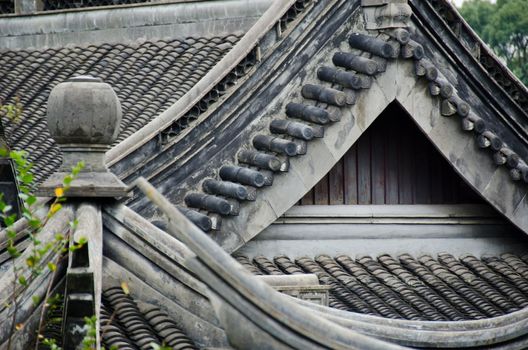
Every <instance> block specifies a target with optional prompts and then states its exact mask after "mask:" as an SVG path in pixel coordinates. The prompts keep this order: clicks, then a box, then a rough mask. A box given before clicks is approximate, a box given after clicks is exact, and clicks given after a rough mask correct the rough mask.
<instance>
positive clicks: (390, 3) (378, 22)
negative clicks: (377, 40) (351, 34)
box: [361, 0, 412, 29]
mask: <svg viewBox="0 0 528 350" xmlns="http://www.w3.org/2000/svg"><path fill="white" fill-rule="evenodd" d="M361 6H362V7H363V16H364V18H365V26H366V29H389V28H404V27H407V26H408V23H409V19H410V18H411V15H412V9H411V7H410V6H409V5H408V4H407V0H362V1H361Z"/></svg>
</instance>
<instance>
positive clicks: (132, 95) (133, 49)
mask: <svg viewBox="0 0 528 350" xmlns="http://www.w3.org/2000/svg"><path fill="white" fill-rule="evenodd" d="M238 39H239V35H238V34H237V35H235V34H232V35H228V36H223V37H211V38H191V37H189V38H185V39H174V40H159V41H145V42H138V43H134V44H126V45H124V44H112V45H111V44H103V45H98V46H94V45H91V46H87V47H80V46H76V47H66V48H61V49H52V48H49V49H45V50H15V51H4V52H2V51H0V77H2V78H0V102H3V103H11V102H13V101H14V98H15V97H16V96H18V97H19V98H20V102H21V104H22V106H23V114H22V118H21V121H19V122H18V123H13V122H12V121H10V120H7V119H6V118H4V119H3V122H4V124H5V128H6V135H8V142H9V143H10V145H11V147H13V148H15V149H25V150H27V151H28V152H29V154H30V156H29V159H30V161H32V162H34V163H35V168H34V173H35V174H36V180H37V182H40V181H42V180H43V179H44V178H45V177H46V176H48V175H49V174H51V173H52V172H53V171H55V170H56V169H57V167H58V166H59V162H60V152H59V150H58V148H57V146H56V145H55V143H54V141H53V140H52V139H51V138H50V135H49V132H48V129H47V126H46V123H45V118H46V102H47V99H48V96H49V93H50V91H51V89H52V88H53V87H54V86H55V85H57V84H59V83H61V82H63V81H65V80H67V79H68V78H69V77H72V76H76V75H92V76H96V77H99V78H101V79H103V80H104V81H105V82H107V83H109V84H110V85H111V86H112V87H113V88H114V89H115V91H116V93H117V95H118V97H119V100H120V101H121V105H122V108H123V120H122V122H121V132H120V134H119V137H118V140H117V142H119V141H121V140H123V139H125V138H126V137H128V136H130V135H131V134H132V133H134V132H135V131H137V130H139V129H140V128H141V127H142V126H144V125H145V124H147V123H148V122H149V121H151V120H152V119H153V118H154V117H156V116H157V115H159V114H160V113H161V112H163V111H164V110H165V109H167V108H168V107H169V106H171V105H172V104H173V103H174V102H175V101H177V100H178V99H179V98H180V97H181V96H183V95H184V94H185V93H186V92H187V91H188V90H189V89H190V88H191V87H192V86H193V85H194V84H196V82H198V80H200V79H201V78H202V77H203V76H204V75H205V74H206V73H207V72H208V71H209V70H210V69H211V68H212V67H213V66H214V65H215V64H216V63H217V62H218V61H219V60H220V59H221V58H222V57H223V56H224V55H225V54H226V53H227V52H228V51H229V50H230V49H231V47H232V46H233V45H234V44H235V43H236V42H237V41H238Z"/></svg>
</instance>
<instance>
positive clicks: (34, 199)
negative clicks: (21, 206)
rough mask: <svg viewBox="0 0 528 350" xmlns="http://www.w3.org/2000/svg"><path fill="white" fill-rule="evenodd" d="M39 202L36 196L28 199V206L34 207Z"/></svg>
mask: <svg viewBox="0 0 528 350" xmlns="http://www.w3.org/2000/svg"><path fill="white" fill-rule="evenodd" d="M36 202H37V197H35V196H29V197H28V199H26V203H27V205H30V206H31V205H33V204H35V203H36Z"/></svg>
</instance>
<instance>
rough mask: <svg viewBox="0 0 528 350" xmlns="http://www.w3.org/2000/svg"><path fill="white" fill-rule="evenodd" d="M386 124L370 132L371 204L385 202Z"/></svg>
mask: <svg viewBox="0 0 528 350" xmlns="http://www.w3.org/2000/svg"><path fill="white" fill-rule="evenodd" d="M385 126H386V124H385V123H383V124H381V125H380V126H379V127H378V128H377V129H376V131H378V132H374V133H372V136H371V144H370V154H371V171H372V173H371V181H372V182H371V185H370V186H371V193H372V204H385V143H386V142H387V140H386V138H385V137H386V135H387V130H386V127H385Z"/></svg>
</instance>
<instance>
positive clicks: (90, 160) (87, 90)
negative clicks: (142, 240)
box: [37, 76, 126, 197]
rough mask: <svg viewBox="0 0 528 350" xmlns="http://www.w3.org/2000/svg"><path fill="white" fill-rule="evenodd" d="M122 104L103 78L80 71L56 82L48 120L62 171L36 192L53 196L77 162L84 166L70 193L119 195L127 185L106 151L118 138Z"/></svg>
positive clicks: (74, 195) (80, 195) (94, 195)
mask: <svg viewBox="0 0 528 350" xmlns="http://www.w3.org/2000/svg"><path fill="white" fill-rule="evenodd" d="M121 114H122V113H121V104H120V103H119V100H118V98H117V95H116V93H115V91H114V90H113V89H112V87H111V86H110V85H108V84H106V83H104V82H103V81H102V80H101V79H99V78H94V77H91V76H77V77H73V78H70V79H69V80H68V81H66V82H64V83H61V84H59V85H57V86H56V87H55V88H54V89H53V90H52V91H51V93H50V96H49V99H48V110H47V121H48V128H49V130H50V133H51V136H52V137H53V139H54V140H55V141H56V142H57V144H58V146H59V148H60V149H61V151H62V155H63V163H62V166H61V167H60V169H59V172H57V173H55V174H53V175H52V176H51V177H50V178H49V179H48V180H46V181H45V182H44V183H43V184H42V185H41V186H40V188H39V190H38V191H37V194H38V195H41V196H54V191H55V189H56V188H57V187H60V186H61V184H62V180H63V179H64V177H65V176H66V175H67V174H68V173H69V172H70V171H71V169H72V167H73V166H75V165H76V164H77V162H79V161H84V163H85V166H84V168H83V169H82V170H81V173H80V174H79V175H78V176H77V178H76V179H75V180H74V181H73V182H72V183H71V187H70V189H69V191H68V193H67V194H66V196H68V197H120V196H124V195H126V191H125V187H126V186H125V185H124V184H123V183H122V182H121V181H120V180H119V179H118V178H117V177H116V176H115V175H114V174H112V173H111V172H110V171H109V170H108V168H107V167H106V165H105V162H104V156H105V153H106V151H107V150H108V149H110V145H111V144H112V143H113V142H114V141H115V140H116V138H117V135H118V133H119V125H120V123H121Z"/></svg>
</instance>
